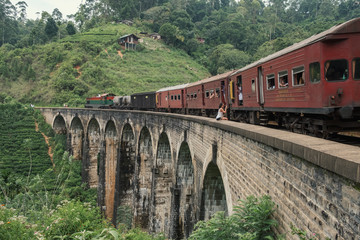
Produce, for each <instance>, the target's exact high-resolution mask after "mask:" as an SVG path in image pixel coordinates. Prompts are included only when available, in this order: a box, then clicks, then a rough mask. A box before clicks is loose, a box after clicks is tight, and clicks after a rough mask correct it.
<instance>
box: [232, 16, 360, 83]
mask: <svg viewBox="0 0 360 240" xmlns="http://www.w3.org/2000/svg"><path fill="white" fill-rule="evenodd" d="M356 32H358V33H359V32H360V18H354V19H352V20H350V21H347V22H344V23H341V24H338V25H335V26H333V27H332V28H330V29H328V30H326V31H324V32H321V33H319V34H316V35H313V36H311V37H309V38H307V39H305V40H303V41H301V42H298V43H295V44H293V45H291V46H289V47H287V48H284V49H282V50H280V51H278V52H276V53H273V54H271V55H269V56H267V57H264V58H261V59H260V60H258V61H256V62H253V63H251V64H249V65H247V66H245V67H243V68H241V69H239V70H237V71H235V72H234V73H232V74H231V76H233V75H235V74H238V73H239V72H242V71H245V70H247V69H249V68H252V67H255V66H257V65H260V64H263V63H265V62H268V61H270V60H273V59H275V58H278V57H281V56H283V55H285V54H287V53H290V52H293V51H295V50H298V49H300V48H303V47H306V46H308V45H311V44H314V43H316V42H320V41H326V40H331V39H336V35H339V34H344V33H356Z"/></svg>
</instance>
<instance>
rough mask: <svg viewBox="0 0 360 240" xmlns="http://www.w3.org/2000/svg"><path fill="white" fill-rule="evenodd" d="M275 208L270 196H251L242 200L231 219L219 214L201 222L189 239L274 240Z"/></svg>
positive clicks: (222, 213)
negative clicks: (273, 214)
mask: <svg viewBox="0 0 360 240" xmlns="http://www.w3.org/2000/svg"><path fill="white" fill-rule="evenodd" d="M274 206H275V204H274V202H272V201H271V198H270V197H269V196H266V195H265V196H263V197H261V198H256V197H254V196H250V197H248V198H247V199H246V200H241V201H240V202H239V206H235V207H234V211H235V213H234V214H233V215H231V216H229V217H226V215H225V213H224V212H217V213H216V214H215V215H214V216H213V217H212V218H211V219H210V220H208V221H207V222H204V221H199V222H198V223H197V224H196V225H195V231H194V232H193V233H192V234H191V236H190V238H189V239H191V240H202V239H204V240H205V239H206V240H208V239H210V240H211V239H214V240H215V239H229V240H230V239H234V240H235V239H246V240H260V239H274V237H275V235H274V233H273V232H272V230H271V228H272V227H275V226H276V225H277V222H276V221H275V220H273V219H271V218H270V217H271V214H272V213H273V212H274V211H275V210H274Z"/></svg>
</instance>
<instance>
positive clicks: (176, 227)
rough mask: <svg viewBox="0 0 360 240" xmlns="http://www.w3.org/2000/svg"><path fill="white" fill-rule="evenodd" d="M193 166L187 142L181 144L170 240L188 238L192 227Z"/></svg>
mask: <svg viewBox="0 0 360 240" xmlns="http://www.w3.org/2000/svg"><path fill="white" fill-rule="evenodd" d="M193 192H194V166H193V163H192V158H191V152H190V148H189V145H188V143H187V142H182V143H181V146H180V149H179V154H178V162H177V168H176V184H175V189H174V191H173V199H174V200H173V201H174V203H173V225H172V227H173V230H172V239H184V238H186V239H187V238H188V237H189V236H190V234H191V232H192V230H193V227H194V222H195V220H194V214H193V200H194V199H193Z"/></svg>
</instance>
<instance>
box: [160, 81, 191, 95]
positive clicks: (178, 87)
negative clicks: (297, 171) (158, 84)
mask: <svg viewBox="0 0 360 240" xmlns="http://www.w3.org/2000/svg"><path fill="white" fill-rule="evenodd" d="M187 85H189V83H185V84H181V85H176V86H172V87H166V88H161V89H159V90H157V91H156V92H157V93H158V92H166V91H171V90H177V89H183V88H185V87H186V86H187Z"/></svg>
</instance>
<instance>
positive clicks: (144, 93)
mask: <svg viewBox="0 0 360 240" xmlns="http://www.w3.org/2000/svg"><path fill="white" fill-rule="evenodd" d="M155 93H156V92H155V91H152V92H141V93H134V94H131V96H134V95H146V94H155Z"/></svg>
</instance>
